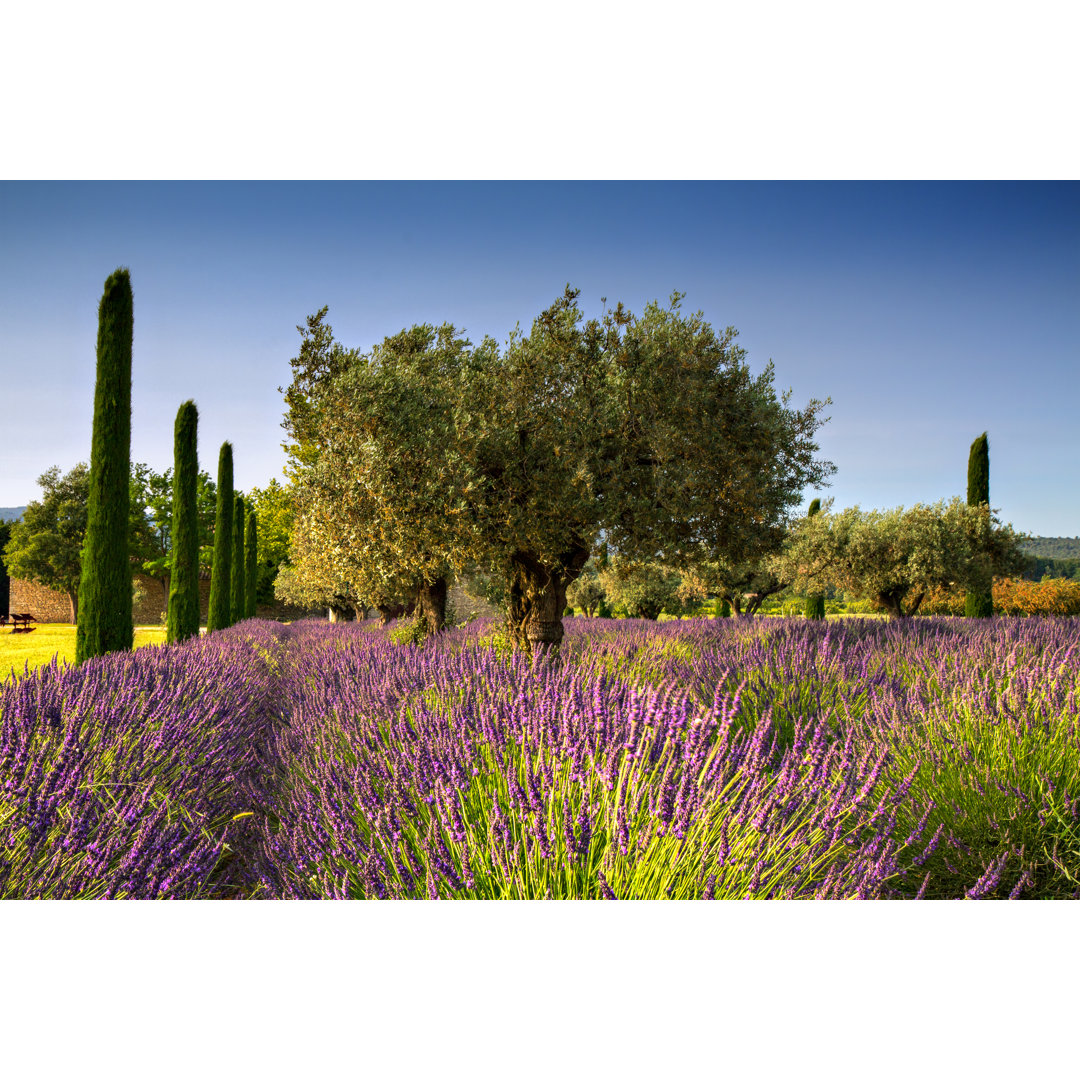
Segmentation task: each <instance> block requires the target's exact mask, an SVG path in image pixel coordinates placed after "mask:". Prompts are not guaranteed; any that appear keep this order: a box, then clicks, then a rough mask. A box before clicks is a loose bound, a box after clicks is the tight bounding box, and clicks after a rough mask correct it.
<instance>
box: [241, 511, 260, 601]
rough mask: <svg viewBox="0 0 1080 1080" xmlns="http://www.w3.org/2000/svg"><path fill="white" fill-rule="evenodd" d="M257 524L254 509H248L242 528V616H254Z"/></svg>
mask: <svg viewBox="0 0 1080 1080" xmlns="http://www.w3.org/2000/svg"><path fill="white" fill-rule="evenodd" d="M258 539H259V533H258V524H257V522H256V520H255V511H254V510H249V511H248V515H247V526H246V528H245V529H244V548H245V552H244V554H245V559H244V588H245V592H244V618H245V619H254V618H255V586H256V585H257V584H258V578H259V565H258V550H259V547H258Z"/></svg>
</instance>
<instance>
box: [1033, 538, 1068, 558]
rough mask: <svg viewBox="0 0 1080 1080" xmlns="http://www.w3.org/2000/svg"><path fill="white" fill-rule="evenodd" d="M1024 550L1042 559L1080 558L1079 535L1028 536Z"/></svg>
mask: <svg viewBox="0 0 1080 1080" xmlns="http://www.w3.org/2000/svg"><path fill="white" fill-rule="evenodd" d="M1023 547H1024V552H1025V553H1026V554H1028V555H1035V556H1037V557H1038V558H1043V559H1080V536H1029V537H1027V539H1025V540H1024V545H1023Z"/></svg>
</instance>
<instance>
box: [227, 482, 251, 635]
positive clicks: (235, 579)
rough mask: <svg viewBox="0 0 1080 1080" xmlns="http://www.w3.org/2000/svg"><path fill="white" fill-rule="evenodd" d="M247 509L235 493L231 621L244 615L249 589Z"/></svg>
mask: <svg viewBox="0 0 1080 1080" xmlns="http://www.w3.org/2000/svg"><path fill="white" fill-rule="evenodd" d="M246 512H247V509H246V507H245V506H244V500H243V499H242V498H241V497H240V495H239V494H236V495H233V533H232V578H231V579H230V583H229V621H230V622H231V623H237V622H239V621H240V620H241V619H242V618H243V617H244V609H245V607H246V606H247V589H246V588H245V586H244V570H245V565H244V517H245V515H246Z"/></svg>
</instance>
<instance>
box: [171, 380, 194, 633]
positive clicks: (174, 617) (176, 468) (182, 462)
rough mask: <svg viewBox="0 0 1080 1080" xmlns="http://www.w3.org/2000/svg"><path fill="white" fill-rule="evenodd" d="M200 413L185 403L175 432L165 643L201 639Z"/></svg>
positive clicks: (178, 414) (191, 404)
mask: <svg viewBox="0 0 1080 1080" xmlns="http://www.w3.org/2000/svg"><path fill="white" fill-rule="evenodd" d="M198 425H199V412H198V410H197V409H196V408H195V402H194V401H185V402H184V404H183V405H181V406H180V408H179V410H178V411H177V413H176V425H175V427H174V428H173V502H172V554H171V565H170V567H169V615H168V619H167V621H166V639H167V640H168V641H183V640H184V639H185V638H189V637H198V636H199V518H198V512H199V511H198V501H197V499H196V485H197V483H198V473H199V455H198V441H197V440H198Z"/></svg>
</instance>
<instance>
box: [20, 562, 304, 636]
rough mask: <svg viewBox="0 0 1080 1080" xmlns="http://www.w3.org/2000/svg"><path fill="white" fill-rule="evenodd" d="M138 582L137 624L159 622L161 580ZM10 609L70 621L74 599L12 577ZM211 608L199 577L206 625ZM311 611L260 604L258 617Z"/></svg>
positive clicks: (284, 618) (138, 577) (283, 617)
mask: <svg viewBox="0 0 1080 1080" xmlns="http://www.w3.org/2000/svg"><path fill="white" fill-rule="evenodd" d="M132 576H133V578H134V580H135V581H137V582H138V584H139V587H140V590H141V592H142V596H141V597H140V598H139V600H138V602H137V603H135V604H134V605H133V606H132V612H131V613H132V616H133V618H134V620H135V625H136V626H160V625H161V624H162V618H161V616H162V615H163V614H164V612H165V600H166V598H165V590H164V589H163V588H162V587H161V582H160V581H158V580H157V579H156V578H152V577H149V576H147V575H146V574H134V575H132ZM10 607H11V610H12V611H13V612H16V613H18V614H22V612H24V611H28V612H30V614H31V615H33V616H34V618H35V619H36V620H37V621H38V622H40V623H70V622H71V602H70V601H69V600H68V596H67V593H63V592H60V591H59V590H57V589H49V588H46V587H45V586H44V585H38V584H36V583H35V582H33V581H20V580H19V579H18V578H12V579H11V603H10ZM209 611H210V579H209V578H208V577H207V578H204V579H201V580H200V581H199V621H200V622H202V623H203V624H204V625H205V623H206V618H207V614H208V613H209ZM309 614H311V612H310V611H308V610H307V609H306V608H294V607H290V606H288V605H286V604H280V603H274V604H258V605H256V607H255V616H256V618H259V619H275V620H277V621H279V622H291V621H293V620H294V619H301V618H303V617H304V616H305V615H309Z"/></svg>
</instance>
